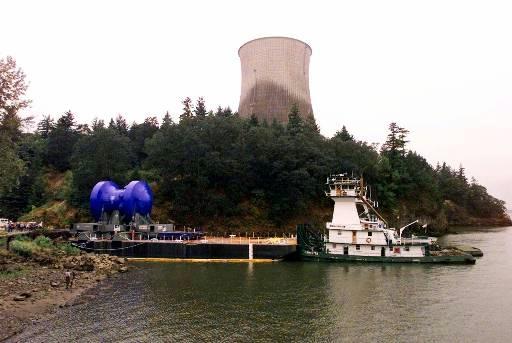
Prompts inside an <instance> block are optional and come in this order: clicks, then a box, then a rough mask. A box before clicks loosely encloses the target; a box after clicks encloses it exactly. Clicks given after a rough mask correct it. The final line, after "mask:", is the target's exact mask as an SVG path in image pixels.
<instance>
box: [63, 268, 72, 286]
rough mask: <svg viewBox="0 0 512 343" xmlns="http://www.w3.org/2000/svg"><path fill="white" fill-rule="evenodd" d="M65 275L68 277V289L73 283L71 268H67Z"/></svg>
mask: <svg viewBox="0 0 512 343" xmlns="http://www.w3.org/2000/svg"><path fill="white" fill-rule="evenodd" d="M64 276H65V278H66V289H68V288H69V287H70V286H71V285H72V283H71V272H70V271H69V270H66V272H65V273H64Z"/></svg>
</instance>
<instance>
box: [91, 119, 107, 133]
mask: <svg viewBox="0 0 512 343" xmlns="http://www.w3.org/2000/svg"><path fill="white" fill-rule="evenodd" d="M104 128H105V122H104V121H103V119H98V118H94V119H93V120H92V124H91V129H92V131H93V132H94V131H97V130H99V129H104Z"/></svg>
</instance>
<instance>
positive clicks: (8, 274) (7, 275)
mask: <svg viewBox="0 0 512 343" xmlns="http://www.w3.org/2000/svg"><path fill="white" fill-rule="evenodd" d="M26 272H27V270H26V269H23V268H19V267H18V268H9V269H5V270H1V269H0V280H9V279H14V278H17V277H19V276H22V275H23V274H25V273H26Z"/></svg>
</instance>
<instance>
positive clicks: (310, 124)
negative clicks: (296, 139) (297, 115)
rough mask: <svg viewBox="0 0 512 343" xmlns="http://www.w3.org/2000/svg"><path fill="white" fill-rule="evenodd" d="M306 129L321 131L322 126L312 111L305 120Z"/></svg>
mask: <svg viewBox="0 0 512 343" xmlns="http://www.w3.org/2000/svg"><path fill="white" fill-rule="evenodd" d="M304 129H305V130H306V131H309V132H315V133H320V127H319V126H318V125H317V123H316V120H315V117H314V116H313V114H312V113H310V114H309V115H308V116H307V117H306V119H305V120H304Z"/></svg>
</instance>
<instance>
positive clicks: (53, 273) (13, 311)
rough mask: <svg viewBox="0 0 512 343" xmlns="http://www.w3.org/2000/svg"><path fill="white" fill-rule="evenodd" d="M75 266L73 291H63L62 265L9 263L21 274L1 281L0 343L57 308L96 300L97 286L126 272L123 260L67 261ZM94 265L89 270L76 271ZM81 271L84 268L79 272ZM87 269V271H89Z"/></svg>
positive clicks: (76, 258) (88, 257) (82, 257)
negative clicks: (87, 264)
mask: <svg viewBox="0 0 512 343" xmlns="http://www.w3.org/2000/svg"><path fill="white" fill-rule="evenodd" d="M69 260H72V261H73V260H74V261H76V262H77V263H76V264H75V268H74V269H73V268H69V270H74V271H75V274H76V276H75V280H74V284H73V286H72V288H69V289H66V282H65V275H64V272H65V270H66V269H68V268H63V267H62V265H60V264H59V265H57V268H54V267H55V266H41V265H40V264H38V263H34V262H31V261H22V262H20V261H14V262H11V263H12V264H13V265H16V266H17V267H21V268H22V269H21V270H20V271H17V272H15V273H14V274H12V275H9V276H3V277H2V278H1V279H0V281H1V282H0V321H1V322H2V331H1V332H0V342H3V341H6V340H9V339H12V338H13V337H15V336H16V335H18V334H20V333H22V332H23V330H24V329H25V328H27V327H28V326H29V325H32V324H35V323H37V322H38V321H39V320H41V319H43V318H45V317H46V316H48V315H51V314H53V313H55V312H57V311H58V310H59V309H60V308H63V307H69V306H75V305H80V304H84V303H86V302H87V301H89V300H91V299H93V298H94V297H95V294H94V293H95V290H97V289H98V288H97V286H98V285H100V284H102V283H104V282H106V281H107V280H108V279H109V278H111V277H116V276H117V275H118V273H120V272H121V273H122V272H126V271H128V267H127V266H126V265H125V263H126V262H125V259H120V258H117V257H115V256H107V255H95V256H91V255H88V254H87V255H86V254H84V255H80V256H73V257H68V258H67V259H66V261H65V264H66V263H68V266H69ZM84 260H85V261H86V262H90V261H94V262H93V263H94V265H93V266H94V267H93V269H92V270H77V269H80V267H83V266H84V265H85V264H84V263H83V261H84ZM82 269H83V268H82ZM88 269H90V267H88Z"/></svg>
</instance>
